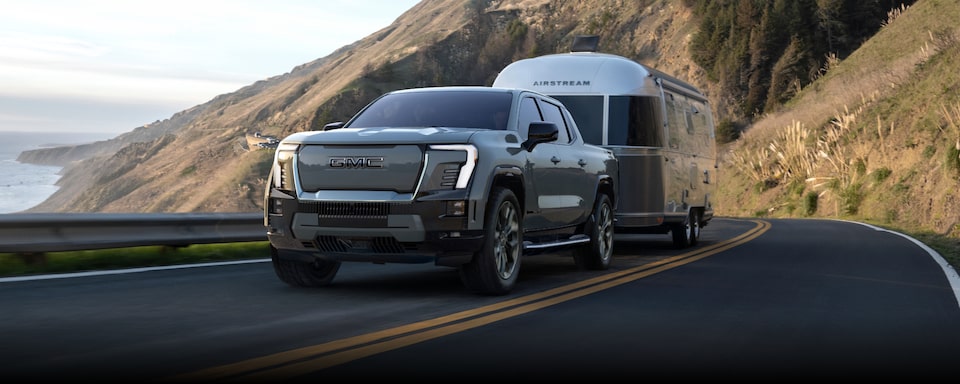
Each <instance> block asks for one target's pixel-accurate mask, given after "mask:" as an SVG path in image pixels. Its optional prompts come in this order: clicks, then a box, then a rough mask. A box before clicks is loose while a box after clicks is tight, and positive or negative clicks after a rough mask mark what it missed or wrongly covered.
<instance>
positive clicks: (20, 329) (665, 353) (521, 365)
mask: <svg viewBox="0 0 960 384" xmlns="http://www.w3.org/2000/svg"><path fill="white" fill-rule="evenodd" d="M615 257H616V258H615V260H614V263H613V266H612V267H611V268H610V269H609V270H607V271H580V270H577V269H576V267H575V265H574V263H573V260H572V258H571V257H570V256H569V254H565V253H560V254H547V255H538V256H532V257H529V258H527V259H525V260H524V264H523V266H522V268H521V275H520V280H519V281H518V284H517V287H516V289H515V290H514V291H513V292H512V293H511V294H510V295H507V296H504V297H485V296H477V295H473V294H470V293H468V292H466V291H465V290H464V289H463V287H462V286H461V284H460V281H459V279H458V277H457V273H456V271H455V270H454V269H450V268H443V267H435V266H432V265H402V264H387V265H375V264H365V263H347V264H344V266H343V267H342V268H341V270H340V274H339V275H338V276H337V278H336V280H335V281H334V285H332V286H330V287H326V288H323V289H313V290H303V289H295V288H291V287H288V286H286V285H284V284H283V283H282V282H280V280H279V279H277V277H276V276H275V275H274V273H273V270H272V267H271V266H270V264H269V263H268V262H264V261H254V262H245V263H240V264H230V265H212V266H206V267H191V268H186V267H185V268H173V269H161V270H141V271H139V272H133V273H114V274H91V275H88V276H77V277H69V278H44V279H37V280H28V279H0V362H2V364H0V377H3V378H4V379H10V380H17V381H19V380H30V381H42V380H71V381H73V380H77V381H79V380H102V381H112V380H116V381H121V380H122V381H131V380H137V381H143V380H154V381H166V382H214V381H221V380H222V381H247V382H259V381H263V382H266V381H269V382H280V381H303V382H308V381H309V382H317V381H319V380H332V379H341V380H342V379H394V380H401V379H422V380H438V381H439V380H443V381H449V380H468V381H469V380H481V379H495V380H512V379H516V380H551V381H556V380H578V381H582V380H621V379H622V380H632V381H635V380H637V379H650V378H659V379H677V380H679V379H724V378H729V379H787V378H807V379H821V378H858V379H863V378H878V379H892V378H903V379H918V378H941V377H948V376H949V375H952V374H955V373H956V365H955V363H956V361H957V358H958V356H960V304H958V296H957V295H958V290H957V281H956V273H955V272H953V271H952V269H949V268H946V269H945V268H944V266H943V265H941V262H942V260H939V259H938V257H936V256H935V255H933V256H932V255H931V254H929V253H928V249H924V248H923V247H922V246H920V245H918V244H917V243H915V242H914V241H911V239H909V238H907V237H905V236H901V235H898V234H895V233H891V232H888V231H882V230H877V229H876V228H873V227H870V226H866V225H861V224H857V223H849V222H842V221H830V220H748V219H729V218H717V219H715V220H714V221H713V222H712V223H711V225H709V226H707V227H705V228H704V230H703V233H702V237H701V241H700V244H699V245H698V246H696V247H694V248H688V249H684V250H677V249H673V248H672V245H671V242H670V238H669V235H632V236H618V237H617V244H616V256H615Z"/></svg>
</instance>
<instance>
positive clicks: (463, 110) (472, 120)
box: [346, 91, 513, 129]
mask: <svg viewBox="0 0 960 384" xmlns="http://www.w3.org/2000/svg"><path fill="white" fill-rule="evenodd" d="M512 98H513V96H512V95H511V94H510V93H508V92H468V91H450V92H408V93H392V94H387V95H384V96H382V97H380V98H378V99H377V100H375V101H373V102H372V103H371V104H370V105H369V106H367V107H366V108H365V109H363V110H362V111H360V113H359V114H357V116H355V117H354V118H353V120H351V121H350V122H348V123H347V125H346V126H347V127H352V128H365V127H456V128H483V129H498V126H497V121H496V120H497V115H498V112H499V113H500V114H501V115H502V114H507V113H509V111H510V101H511V100H512ZM500 129H502V128H500Z"/></svg>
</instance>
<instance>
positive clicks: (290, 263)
mask: <svg viewBox="0 0 960 384" xmlns="http://www.w3.org/2000/svg"><path fill="white" fill-rule="evenodd" d="M270 253H271V255H270V258H271V259H272V260H273V271H274V272H276V273H277V277H279V278H280V280H281V281H283V282H284V283H287V284H289V285H290V286H293V287H320V286H324V285H330V282H332V281H333V278H334V276H336V275H337V271H339V270H340V262H339V261H328V260H321V259H316V260H314V261H313V262H305V261H297V260H285V259H282V258H280V257H279V256H278V255H277V249H276V248H274V247H270Z"/></svg>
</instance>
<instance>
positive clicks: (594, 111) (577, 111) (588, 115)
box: [553, 96, 603, 145]
mask: <svg viewBox="0 0 960 384" xmlns="http://www.w3.org/2000/svg"><path fill="white" fill-rule="evenodd" d="M553 98H555V99H557V100H560V102H561V103H563V105H564V106H565V107H567V110H568V111H570V115H572V116H573V120H574V121H576V123H577V128H579V129H580V135H582V136H583V141H586V142H588V143H590V144H597V145H600V144H603V96H553Z"/></svg>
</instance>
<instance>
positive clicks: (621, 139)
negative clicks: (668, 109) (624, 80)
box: [607, 96, 663, 147]
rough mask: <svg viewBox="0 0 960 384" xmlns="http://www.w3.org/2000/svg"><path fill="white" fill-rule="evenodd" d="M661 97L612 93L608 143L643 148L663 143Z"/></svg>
mask: <svg viewBox="0 0 960 384" xmlns="http://www.w3.org/2000/svg"><path fill="white" fill-rule="evenodd" d="M660 115H661V113H660V102H659V98H656V97H652V96H610V118H609V119H610V120H609V128H608V129H607V132H608V133H607V135H608V139H607V144H609V145H628V146H643V147H660V146H663V129H662V125H661V124H660V121H662V120H661V118H660Z"/></svg>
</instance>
